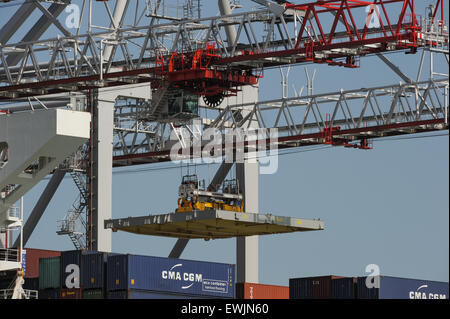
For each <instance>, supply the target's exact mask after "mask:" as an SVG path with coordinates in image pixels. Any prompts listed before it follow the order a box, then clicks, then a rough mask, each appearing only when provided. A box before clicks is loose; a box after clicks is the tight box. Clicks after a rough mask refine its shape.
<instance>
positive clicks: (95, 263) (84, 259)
mask: <svg viewBox="0 0 450 319" xmlns="http://www.w3.org/2000/svg"><path fill="white" fill-rule="evenodd" d="M107 258H108V253H103V252H86V253H84V254H83V255H82V256H81V287H82V288H83V289H102V288H104V286H105V280H106V262H107Z"/></svg>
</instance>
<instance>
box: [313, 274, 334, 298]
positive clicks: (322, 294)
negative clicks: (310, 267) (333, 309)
mask: <svg viewBox="0 0 450 319" xmlns="http://www.w3.org/2000/svg"><path fill="white" fill-rule="evenodd" d="M310 280H311V298H313V299H331V281H332V276H324V277H315V278H310Z"/></svg>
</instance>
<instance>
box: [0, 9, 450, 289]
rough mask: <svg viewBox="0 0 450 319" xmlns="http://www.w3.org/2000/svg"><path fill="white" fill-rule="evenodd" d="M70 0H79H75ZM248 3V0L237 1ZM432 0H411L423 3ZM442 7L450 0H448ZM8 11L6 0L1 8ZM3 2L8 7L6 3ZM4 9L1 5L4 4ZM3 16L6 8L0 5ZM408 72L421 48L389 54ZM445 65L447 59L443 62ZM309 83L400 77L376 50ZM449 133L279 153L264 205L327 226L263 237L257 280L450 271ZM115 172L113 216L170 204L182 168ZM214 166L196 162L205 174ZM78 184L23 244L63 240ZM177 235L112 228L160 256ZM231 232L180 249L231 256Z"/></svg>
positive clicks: (66, 188) (320, 72) (324, 87)
mask: <svg viewBox="0 0 450 319" xmlns="http://www.w3.org/2000/svg"><path fill="white" fill-rule="evenodd" d="M75 2H76V1H75ZM204 2H205V3H208V4H207V5H206V4H205V8H204V9H205V14H204V15H205V16H206V14H207V13H209V14H210V15H211V14H212V15H215V13H216V12H217V9H216V7H215V1H204ZM418 2H419V1H416V3H418ZM242 3H243V4H246V5H250V2H249V1H244V0H243V1H242ZM428 3H431V1H420V2H419V3H418V4H417V7H418V11H420V12H421V13H422V12H423V11H424V10H423V8H424V7H425V5H426V4H428ZM445 4H446V6H447V7H448V1H445ZM0 10H2V13H3V12H12V11H13V10H12V7H11V8H10V9H0ZM3 10H5V11H3ZM6 10H7V11H6ZM2 16H3V14H2ZM389 58H390V59H392V61H394V62H395V63H396V64H398V65H399V66H400V67H401V68H402V69H403V70H404V71H405V72H406V73H408V74H410V75H411V76H413V77H415V76H414V75H415V72H416V70H417V61H418V58H419V57H418V56H410V55H408V56H406V55H404V54H402V53H401V54H396V55H389ZM439 65H440V67H441V68H442V71H444V70H447V68H448V65H446V64H445V63H443V62H442V63H440V64H439ZM307 67H308V69H309V70H310V71H312V70H313V69H314V68H316V69H317V77H316V82H315V86H316V92H329V91H338V90H339V89H340V88H346V89H350V88H360V87H364V86H374V85H385V84H395V83H398V82H399V81H400V79H399V78H398V77H397V76H396V75H395V74H394V73H393V72H392V71H390V70H389V69H388V68H387V67H386V66H385V65H383V64H382V63H381V61H379V60H378V59H377V58H375V57H367V58H363V59H362V60H361V68H360V69H356V70H350V69H342V68H334V67H329V66H322V65H314V66H313V65H308V66H307ZM279 83H280V76H279V71H278V70H273V71H268V72H266V74H265V79H263V81H262V83H261V94H260V98H261V99H269V98H278V97H280V95H281V87H280V85H279ZM292 84H294V85H295V86H296V87H297V88H299V87H301V86H303V85H305V84H306V81H305V76H304V67H303V66H297V67H295V68H294V69H293V70H292V71H291V76H290V85H292ZM448 164H449V141H448V136H441V137H433V138H414V139H408V140H396V141H376V140H375V143H374V149H373V150H371V151H360V150H349V149H343V148H327V149H323V150H318V151H311V152H301V153H297V154H292V155H286V156H281V157H280V159H279V169H278V172H277V173H276V174H274V175H262V176H260V180H259V187H260V199H259V207H260V211H261V212H263V213H264V212H267V213H273V214H276V215H284V216H292V217H301V218H320V219H322V220H324V221H325V230H323V231H320V232H310V233H293V234H285V235H273V236H263V237H260V282H262V283H267V284H281V285H287V284H288V279H289V278H293V277H303V276H315V275H317V276H318V275H330V274H333V275H344V276H359V275H364V270H365V267H366V265H368V264H377V265H379V266H380V269H381V273H382V274H385V275H391V276H399V277H407V278H418V279H428V280H437V281H448V280H449V197H448V192H449V171H448V168H449V165H448ZM157 167H167V164H161V165H159V166H158V165H154V166H150V167H149V170H148V171H143V172H139V173H135V174H115V175H114V176H113V217H114V218H119V217H128V216H142V215H146V214H154V213H168V212H171V211H173V210H174V209H175V207H176V200H177V191H178V185H179V183H180V178H181V170H180V169H179V168H175V169H170V170H150V169H153V168H157ZM214 169H215V166H214V165H211V166H210V167H207V166H202V167H198V168H197V171H198V174H199V175H201V176H202V177H203V178H205V179H208V176H212V175H213V174H214ZM46 182H47V181H43V182H41V183H40V184H39V185H37V186H36V187H35V188H34V189H33V190H32V191H30V192H29V193H28V194H27V195H26V196H25V216H27V215H28V214H29V212H30V211H31V210H32V208H33V205H34V204H35V202H36V201H37V199H38V197H39V195H40V194H41V192H42V191H43V189H44V188H45V185H46ZM75 197H76V193H75V185H74V184H73V182H72V180H71V179H69V178H66V179H65V180H64V181H63V183H62V185H61V187H60V188H59V189H58V191H57V193H56V195H55V197H54V199H53V200H52V202H51V203H50V205H49V207H48V209H47V211H46V213H45V215H44V217H43V218H42V219H41V221H40V223H39V225H38V227H37V228H36V230H35V232H34V233H33V235H32V236H31V239H30V241H29V244H28V247H36V248H46V249H58V250H68V249H72V248H73V246H72V244H71V242H70V240H69V239H68V238H67V237H60V236H57V235H56V220H57V219H62V218H63V217H64V215H65V213H66V211H67V209H68V208H69V207H70V205H71V204H72V202H73V201H74V200H75ZM174 243H175V240H174V239H166V238H158V237H145V236H138V235H132V234H127V233H120V232H119V233H115V234H113V250H114V252H120V253H135V254H144V255H152V256H167V255H168V253H169V252H170V250H171V248H172V246H173V244H174ZM235 245H236V244H235V240H234V239H226V240H215V241H209V242H204V241H202V240H195V241H191V242H190V243H189V245H188V246H187V248H186V250H185V252H184V254H183V255H182V257H183V258H185V259H193V260H205V261H215V262H227V263H235Z"/></svg>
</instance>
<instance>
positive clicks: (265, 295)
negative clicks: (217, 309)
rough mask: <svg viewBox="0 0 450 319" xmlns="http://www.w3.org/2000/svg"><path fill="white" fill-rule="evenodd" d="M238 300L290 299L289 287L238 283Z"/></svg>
mask: <svg viewBox="0 0 450 319" xmlns="http://www.w3.org/2000/svg"><path fill="white" fill-rule="evenodd" d="M236 299H289V287H286V286H274V285H263V284H254V283H247V282H246V283H237V284H236Z"/></svg>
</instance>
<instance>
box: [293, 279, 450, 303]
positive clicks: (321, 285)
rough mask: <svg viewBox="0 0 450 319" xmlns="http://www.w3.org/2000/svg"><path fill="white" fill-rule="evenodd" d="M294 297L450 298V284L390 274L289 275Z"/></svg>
mask: <svg viewBox="0 0 450 319" xmlns="http://www.w3.org/2000/svg"><path fill="white" fill-rule="evenodd" d="M289 297H290V299H448V298H449V284H448V283H447V282H436V281H429V280H417V279H407V278H398V277H390V276H374V277H338V276H322V277H305V278H293V279H289Z"/></svg>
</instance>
